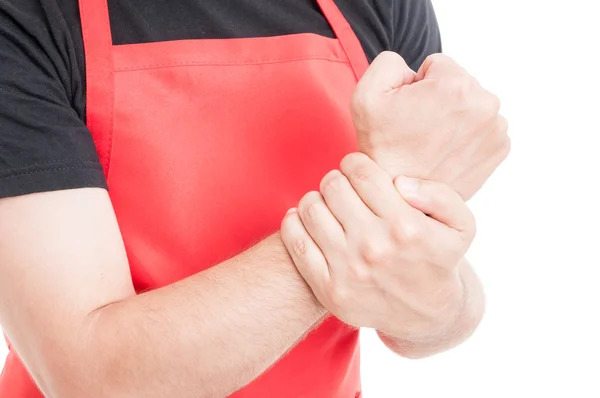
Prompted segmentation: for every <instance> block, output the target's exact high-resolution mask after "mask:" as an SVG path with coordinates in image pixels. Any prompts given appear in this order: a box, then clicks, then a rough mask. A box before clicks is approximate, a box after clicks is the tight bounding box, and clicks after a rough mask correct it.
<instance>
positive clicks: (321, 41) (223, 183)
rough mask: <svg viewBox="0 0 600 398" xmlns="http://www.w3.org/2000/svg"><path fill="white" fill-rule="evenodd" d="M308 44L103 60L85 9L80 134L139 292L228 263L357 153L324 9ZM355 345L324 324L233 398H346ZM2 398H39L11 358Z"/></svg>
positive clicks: (100, 4)
mask: <svg viewBox="0 0 600 398" xmlns="http://www.w3.org/2000/svg"><path fill="white" fill-rule="evenodd" d="M319 4H320V6H321V8H322V10H323V13H324V14H325V16H326V18H327V20H328V21H329V22H330V24H331V26H332V28H333V30H334V32H335V33H336V35H337V37H338V38H337V39H330V38H326V37H321V36H318V35H314V34H296V35H289V36H279V37H264V38H250V39H247V38H246V39H223V40H221V39H219V40H214V39H213V40H183V41H172V42H161V43H147V44H134V45H119V46H112V43H111V40H110V24H109V18H108V10H107V6H106V0H80V8H81V18H82V26H83V35H84V43H85V54H86V73H87V123H88V127H89V128H90V130H91V132H92V135H93V137H94V142H95V143H96V146H97V149H98V153H99V156H100V159H101V161H102V165H103V167H104V171H105V173H106V175H107V179H108V184H109V187H110V195H111V199H112V201H113V205H114V208H115V211H116V214H117V218H118V220H119V225H120V228H121V232H122V234H123V238H124V241H125V245H126V248H127V253H128V256H129V261H130V267H131V275H132V278H133V281H134V284H135V287H136V289H138V291H142V290H148V289H155V288H158V287H161V286H164V285H167V284H170V283H173V282H175V281H177V280H180V279H182V278H185V277H187V276H189V275H192V274H194V273H197V272H200V271H203V270H205V269H207V268H209V267H211V266H213V265H215V264H218V263H220V262H222V261H223V260H225V259H227V258H230V257H232V256H235V255H236V254H238V253H240V252H241V251H243V250H244V249H246V248H248V247H249V246H251V245H252V244H253V243H255V242H257V241H259V240H261V239H262V238H265V237H267V236H268V235H270V234H272V233H273V232H275V231H277V230H278V228H279V225H280V222H281V219H282V217H283V215H284V213H285V211H286V210H287V209H288V208H290V207H292V206H294V205H296V204H297V202H298V200H299V199H300V198H301V196H302V195H303V194H304V193H306V192H308V191H309V190H314V189H317V188H318V184H319V181H320V179H321V178H322V177H323V176H324V175H325V173H326V172H328V171H329V170H331V169H334V168H336V167H338V165H339V162H340V160H341V158H342V157H343V156H344V155H345V154H347V153H349V152H352V151H354V150H356V138H355V133H354V128H353V125H352V120H351V117H350V111H349V104H350V97H351V94H352V90H353V89H354V86H355V85H356V82H357V78H359V77H360V76H361V75H362V74H363V73H364V71H365V69H366V68H367V65H368V64H367V60H366V57H365V55H364V53H363V51H362V49H361V47H360V44H359V41H358V39H357V38H356V36H355V35H354V33H353V32H352V30H351V28H350V26H349V25H348V23H347V22H346V21H345V20H344V18H343V16H342V14H341V13H340V11H339V10H338V8H337V7H336V5H335V4H334V2H333V0H320V1H319ZM358 391H360V380H359V350H358V332H357V331H355V330H352V329H350V328H348V327H347V326H345V325H343V324H342V323H341V322H339V321H338V320H336V319H330V320H328V321H327V322H325V323H324V324H323V325H322V326H321V327H320V328H318V329H317V330H315V331H314V332H312V333H311V334H310V335H309V336H308V337H307V338H306V339H305V340H304V341H302V342H301V343H300V344H299V345H298V346H297V347H296V348H294V349H293V350H292V351H291V352H290V353H289V354H288V355H287V356H285V357H284V358H283V359H282V360H281V361H280V362H278V363H277V364H276V365H275V366H274V367H272V368H271V369H270V370H269V371H267V372H266V373H265V374H263V375H262V376H261V377H259V378H258V379H257V380H255V381H254V382H253V383H251V384H250V385H248V386H247V387H246V388H244V389H243V390H241V391H239V392H238V393H236V394H234V395H233V396H232V397H235V398H250V397H252V398H259V397H260V398H265V397H278V398H279V397H286V398H294V397H298V398H299V397H315V398H321V397H322V398H351V397H355V396H356V395H357V393H358ZM0 396H1V397H11V398H13V397H14V398H21V397H22V398H25V397H26V398H39V397H41V394H40V393H39V392H37V390H36V389H35V387H34V385H33V383H32V382H31V380H30V378H29V377H28V375H27V372H26V371H25V370H24V369H23V367H22V364H21V363H20V361H19V360H18V358H17V357H16V355H15V353H14V351H13V352H11V353H10V354H9V358H8V361H7V364H6V368H5V370H4V374H3V375H2V379H0Z"/></svg>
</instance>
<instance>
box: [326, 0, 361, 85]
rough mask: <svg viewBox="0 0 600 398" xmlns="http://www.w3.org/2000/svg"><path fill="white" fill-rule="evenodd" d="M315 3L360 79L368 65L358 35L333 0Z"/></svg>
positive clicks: (357, 77)
mask: <svg viewBox="0 0 600 398" xmlns="http://www.w3.org/2000/svg"><path fill="white" fill-rule="evenodd" d="M317 3H319V6H320V7H321V11H322V12H323V15H325V18H327V21H329V25H331V28H332V29H333V32H334V33H335V35H336V36H337V38H338V40H339V42H340V43H341V45H342V48H343V49H344V51H345V52H346V55H347V56H348V60H349V61H350V66H352V70H353V71H354V74H355V75H356V79H357V80H360V78H361V77H362V75H363V74H364V73H365V71H366V70H367V68H368V67H369V61H368V60H367V57H366V55H365V52H364V50H363V48H362V45H361V44H360V41H359V40H358V37H356V34H355V33H354V31H353V30H352V27H351V26H350V24H349V23H348V21H346V18H344V15H343V14H342V12H341V11H340V9H339V8H338V6H337V5H336V4H335V1H334V0H317Z"/></svg>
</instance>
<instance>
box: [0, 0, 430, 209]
mask: <svg viewBox="0 0 600 398" xmlns="http://www.w3.org/2000/svg"><path fill="white" fill-rule="evenodd" d="M108 4H109V11H110V20H111V28H112V35H113V43H114V44H115V45H118V44H133V43H143V42H156V41H168V40H183V39H203V38H236V37H260V36H275V35H285V34H293V33H316V34H320V35H323V36H327V37H334V34H333V32H332V31H331V28H330V27H329V25H328V23H327V21H326V20H325V18H324V17H323V15H322V14H321V12H320V10H319V7H318V5H317V3H316V1H315V0H176V1H173V0H108ZM336 4H337V5H338V7H339V8H340V10H341V11H342V13H343V15H344V16H345V18H346V19H347V20H348V22H349V23H350V25H351V26H352V28H353V30H354V31H355V32H356V34H357V36H358V38H359V40H360V42H361V44H362V46H363V49H364V50H365V53H366V54H367V57H368V58H369V60H372V59H373V58H374V57H375V56H377V54H379V53H380V52H381V51H384V50H393V51H396V52H398V53H400V54H401V55H402V56H403V57H404V58H405V59H406V60H407V62H408V64H409V65H410V66H411V67H412V68H413V69H415V70H416V69H418V68H419V66H420V64H421V63H422V62H423V60H424V59H425V57H426V56H427V55H429V54H432V53H436V52H440V51H441V42H440V35H439V31H438V26H437V21H436V18H435V14H434V11H433V8H432V5H431V1H430V0H337V1H336ZM202 94H203V93H199V95H202ZM205 94H206V95H210V93H205ZM105 184H106V183H105V179H104V176H103V174H102V169H101V167H100V165H99V162H98V158H97V155H96V151H95V148H94V144H93V142H92V138H91V135H90V132H89V131H88V129H87V128H86V125H85V64H84V51H83V39H82V36H81V22H80V20H79V7H78V1H77V0H0V197H7V196H17V195H23V194H28V193H34V192H41V191H51V190H60V189H71V188H81V187H105Z"/></svg>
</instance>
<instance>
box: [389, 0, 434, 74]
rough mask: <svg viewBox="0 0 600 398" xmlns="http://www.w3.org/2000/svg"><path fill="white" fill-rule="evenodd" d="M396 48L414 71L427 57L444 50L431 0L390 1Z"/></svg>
mask: <svg viewBox="0 0 600 398" xmlns="http://www.w3.org/2000/svg"><path fill="white" fill-rule="evenodd" d="M391 2H392V4H391V5H392V12H391V15H392V16H393V21H394V22H393V27H392V32H393V42H392V46H393V50H394V51H396V52H397V53H399V54H400V55H402V57H403V58H404V59H405V60H406V63H407V64H408V65H409V66H410V67H411V69H413V70H415V71H416V70H418V69H419V68H420V67H421V64H422V63H423V61H425V58H427V57H428V56H429V55H431V54H436V53H441V52H442V39H441V35H440V29H439V25H438V21H437V18H436V15H435V10H434V8H433V4H432V2H431V0H391Z"/></svg>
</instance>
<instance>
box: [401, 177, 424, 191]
mask: <svg viewBox="0 0 600 398" xmlns="http://www.w3.org/2000/svg"><path fill="white" fill-rule="evenodd" d="M396 186H397V187H398V190H399V191H401V193H406V194H413V193H416V192H417V190H418V189H419V181H418V180H416V179H414V178H409V177H398V178H397V179H396Z"/></svg>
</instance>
